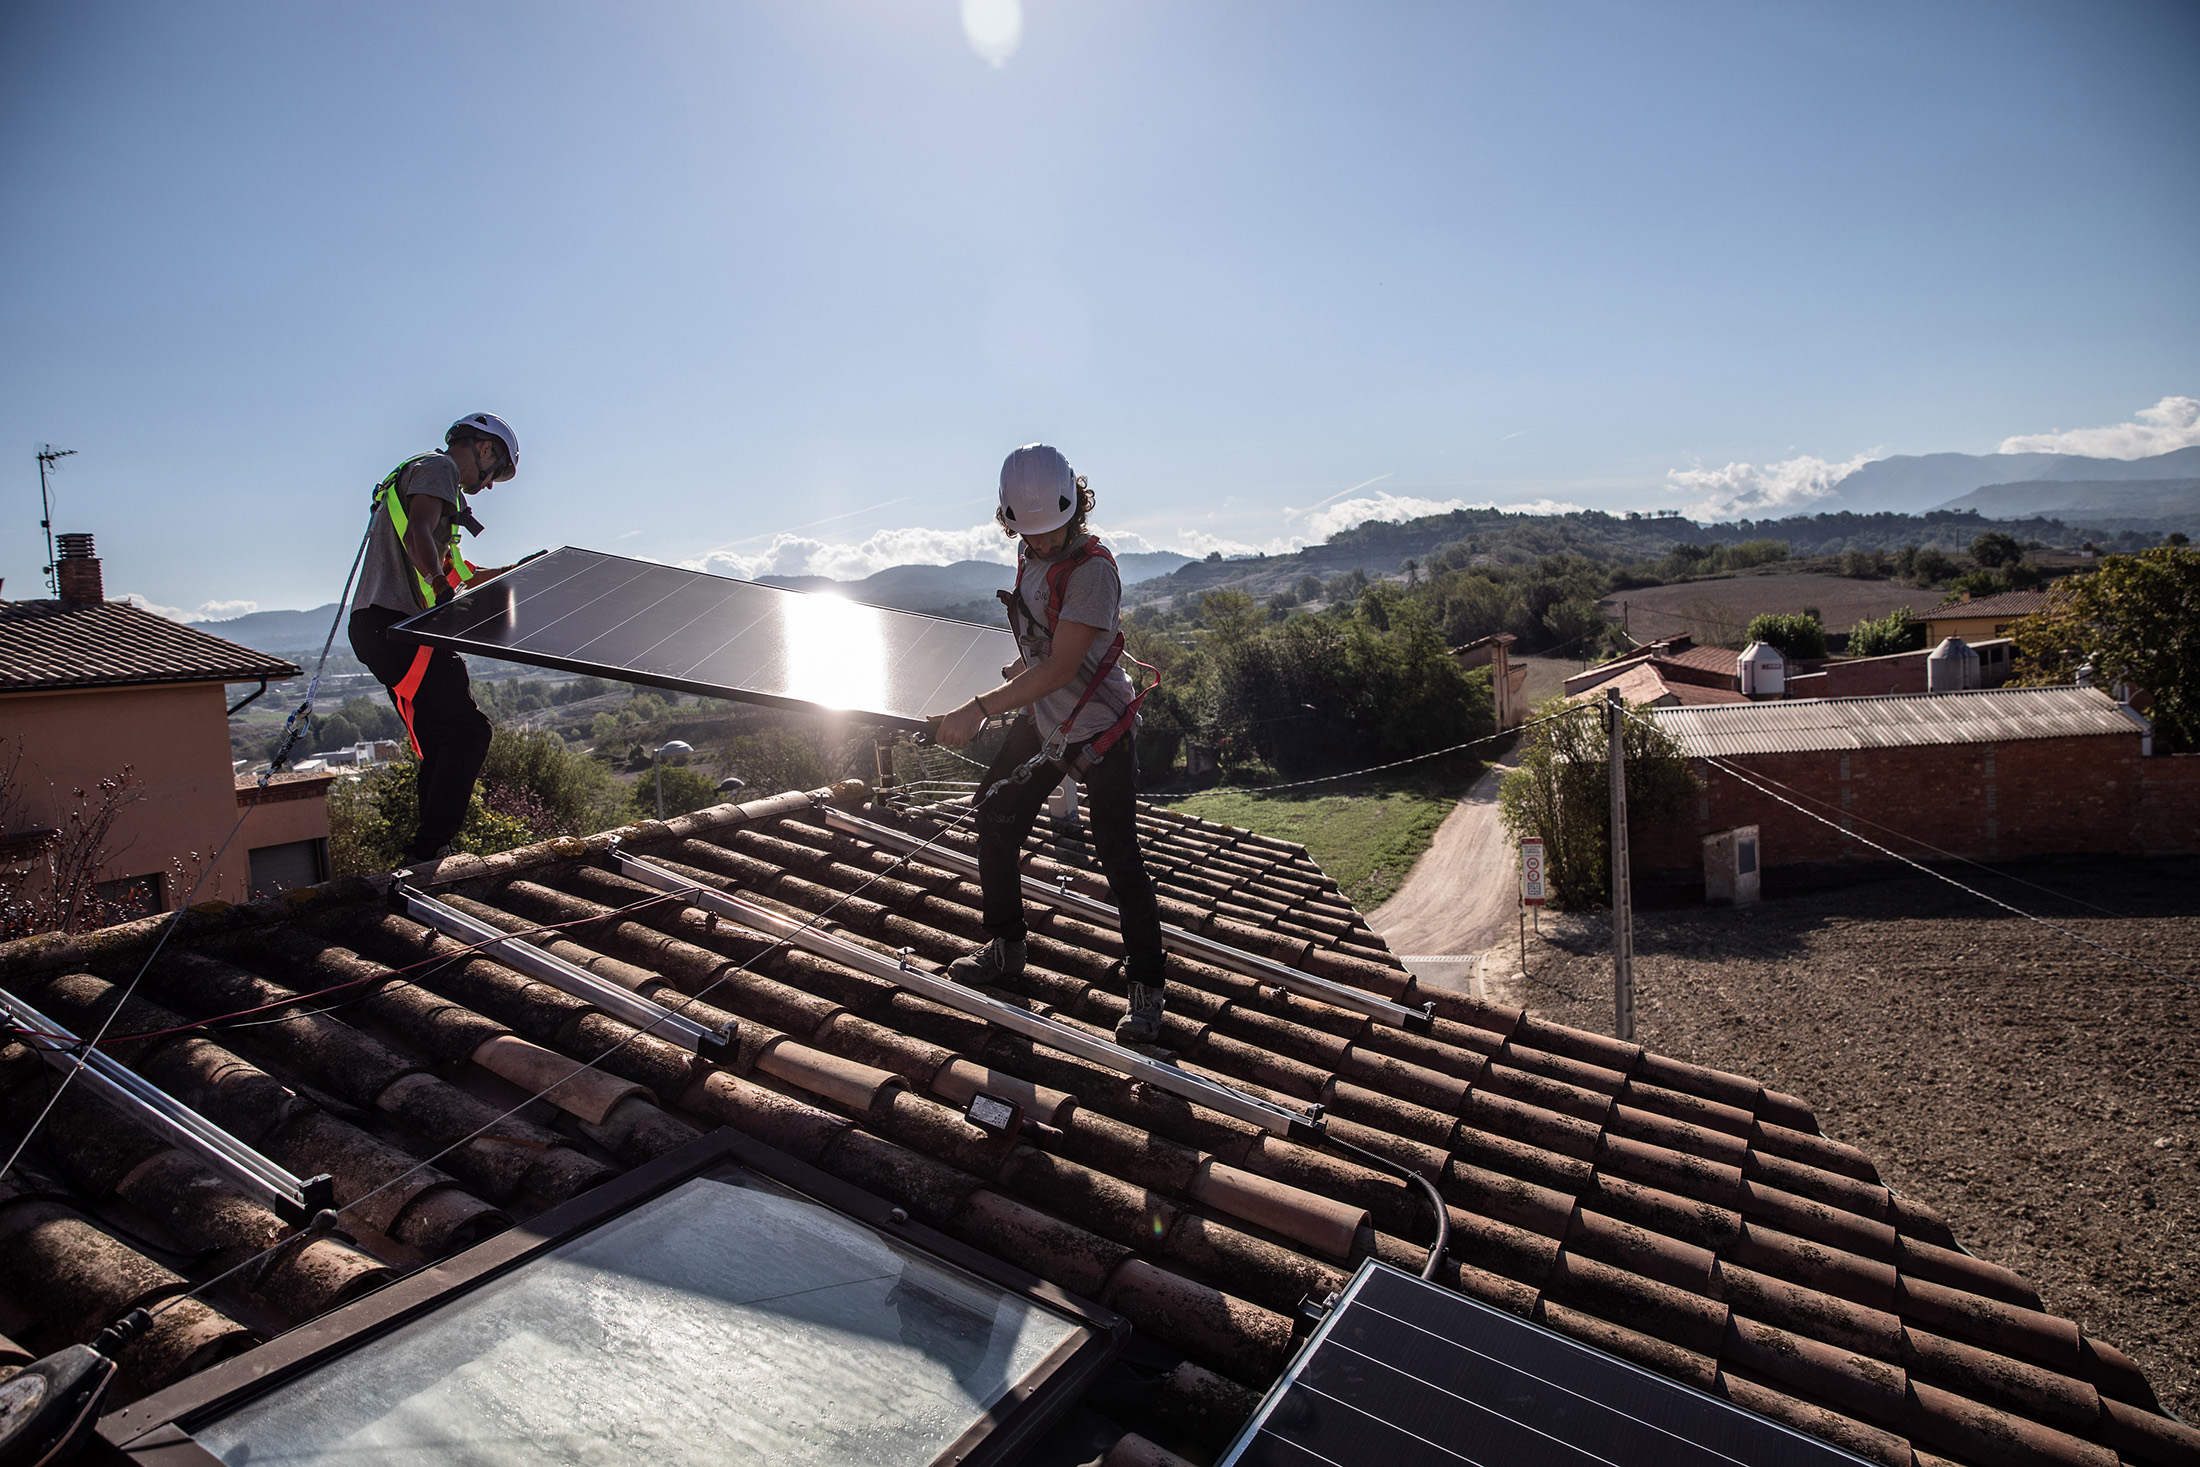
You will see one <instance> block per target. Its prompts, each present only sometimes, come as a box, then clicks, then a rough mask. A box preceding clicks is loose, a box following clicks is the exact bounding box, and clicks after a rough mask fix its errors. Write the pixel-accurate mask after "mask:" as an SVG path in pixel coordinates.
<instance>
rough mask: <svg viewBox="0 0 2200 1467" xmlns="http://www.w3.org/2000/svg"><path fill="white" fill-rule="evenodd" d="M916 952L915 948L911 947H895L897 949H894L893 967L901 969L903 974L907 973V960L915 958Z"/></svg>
mask: <svg viewBox="0 0 2200 1467" xmlns="http://www.w3.org/2000/svg"><path fill="white" fill-rule="evenodd" d="M916 951H917V950H916V949H915V948H913V947H897V948H895V949H894V960H895V966H896V967H898V968H900V969H901V970H902V971H903V972H904V973H906V972H908V971H909V960H910V959H911V958H912V957H914V956H916Z"/></svg>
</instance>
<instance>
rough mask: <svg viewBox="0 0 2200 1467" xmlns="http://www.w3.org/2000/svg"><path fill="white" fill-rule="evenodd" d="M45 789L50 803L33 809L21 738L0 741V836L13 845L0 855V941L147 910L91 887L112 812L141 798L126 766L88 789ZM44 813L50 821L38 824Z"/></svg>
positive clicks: (102, 860) (103, 857)
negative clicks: (8, 853) (9, 742)
mask: <svg viewBox="0 0 2200 1467" xmlns="http://www.w3.org/2000/svg"><path fill="white" fill-rule="evenodd" d="M48 795H49V801H50V803H48V804H47V805H46V806H45V808H44V809H41V810H34V809H33V804H32V800H31V789H30V786H29V783H28V781H27V780H26V779H25V778H24V776H23V741H22V740H21V739H17V740H16V741H15V742H14V743H13V744H12V745H0V837H6V838H8V842H9V844H10V845H12V846H14V847H16V850H17V854H15V855H14V856H12V857H10V858H9V859H8V860H6V861H4V862H0V941H12V940H14V939H15V938H18V937H29V936H32V935H34V934H36V933H41V932H88V931H90V930H91V929H93V928H95V927H106V926H110V925H112V924H114V923H116V922H127V921H129V920H130V919H131V918H133V917H142V916H145V915H147V914H146V912H145V911H144V909H143V907H142V906H140V905H138V904H135V903H133V902H132V901H131V900H130V899H128V898H123V899H119V900H117V899H111V898H109V897H105V896H102V895H101V894H100V891H99V872H100V869H101V868H102V867H103V866H105V865H106V864H107V860H108V858H109V857H110V856H112V855H114V854H115V853H114V852H113V851H110V850H109V849H108V848H107V837H108V835H109V834H110V833H111V832H112V830H113V828H114V823H115V818H116V817H117V816H118V815H120V814H121V813H122V808H123V806H125V805H131V804H135V803H136V802H137V801H139V800H142V799H144V798H145V791H144V789H143V787H142V784H141V782H140V781H139V780H137V779H136V778H135V777H133V776H132V774H131V772H130V766H129V765H127V764H125V765H123V766H122V772H121V773H119V774H115V775H111V776H109V777H108V778H106V779H102V780H100V781H98V782H97V783H96V784H94V785H93V786H92V787H91V788H89V789H72V790H70V791H68V793H67V794H66V795H65V796H64V795H63V794H62V793H61V792H60V791H58V790H54V789H51V787H49V790H48ZM49 819H50V820H53V821H54V822H55V823H54V824H52V825H47V824H45V821H46V820H49ZM180 872H181V867H180V864H179V867H178V873H179V874H180Z"/></svg>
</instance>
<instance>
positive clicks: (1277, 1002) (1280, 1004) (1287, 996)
mask: <svg viewBox="0 0 2200 1467" xmlns="http://www.w3.org/2000/svg"><path fill="white" fill-rule="evenodd" d="M1260 1001H1261V1002H1262V1003H1265V1004H1273V1005H1274V1006H1275V1007H1277V1008H1279V1009H1281V1008H1288V1007H1290V1005H1291V990H1290V989H1288V988H1285V987H1284V986H1283V985H1282V984H1280V983H1273V984H1267V985H1264V986H1263V987H1262V988H1261V990H1260Z"/></svg>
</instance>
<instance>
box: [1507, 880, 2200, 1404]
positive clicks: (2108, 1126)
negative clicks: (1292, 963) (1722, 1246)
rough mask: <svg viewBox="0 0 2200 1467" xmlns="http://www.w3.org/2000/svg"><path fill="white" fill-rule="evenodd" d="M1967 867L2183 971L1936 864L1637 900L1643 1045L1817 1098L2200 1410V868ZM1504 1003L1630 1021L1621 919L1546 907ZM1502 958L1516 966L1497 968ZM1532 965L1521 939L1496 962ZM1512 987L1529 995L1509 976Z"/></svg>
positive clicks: (1877, 1157) (1837, 1120)
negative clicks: (1686, 900)
mask: <svg viewBox="0 0 2200 1467" xmlns="http://www.w3.org/2000/svg"><path fill="white" fill-rule="evenodd" d="M2022 875H2023V876H2025V877H2026V878H2027V879H2029V880H2032V881H2035V882H2037V883H2039V884H2040V885H2043V886H2047V887H2052V888H2054V889H2055V890H2056V891H2058V892H2063V893H2067V894H2069V895H2071V896H2074V897H2080V898H2084V899H2086V900H2088V901H2091V902H2097V903H2100V904H2101V905H2103V906H2106V907H2109V908H2112V909H2114V910H2115V911H2118V912H2121V913H2124V914H2126V915H2124V916H2122V917H2120V918H2107V917H2103V916H2102V915H2101V914H2100V913H2099V912H2097V911H2093V910H2091V909H2088V908H2086V907H2083V906H2079V905H2077V904H2074V903H2073V902H2070V901H2058V900H2056V899H2054V898H2052V897H2049V896H2047V895H2045V894H2043V893H2041V892H2038V891H2034V890H2030V889H2027V888H2025V887H2022V886H2019V885H2016V884H2014V883H2013V882H2011V881H2009V880H2006V879H2002V878H1998V877H1993V876H1982V875H1980V874H1978V873H1975V872H1973V873H1969V874H1968V875H1966V876H1965V877H1964V879H1965V880H1967V881H1970V882H1972V883H1973V884H1976V885H1979V886H1981V887H1982V888H1984V889H1986V890H1989V891H1991V892H1992V893H1993V894H1994V895H1996V896H1999V897H2002V898H2003V899H2004V900H2008V901H2011V902H2013V903H2015V904H2017V905H2019V906H2022V907H2024V908H2026V909H2027V910H2030V911H2034V912H2037V913H2039V914H2040V915H2042V916H2046V917H2049V918H2051V919H2053V920H2054V921H2056V922H2057V923H2058V924H2060V925H2062V926H2065V927H2068V928H2070V929H2071V930H2072V931H2075V932H2077V933H2080V934H2082V935H2083V936H2085V937H2088V938H2091V939H2092V940H2093V941H2095V942H2098V943H2101V944H2104V945H2106V946H2108V947H2112V948H2115V949H2117V950H2119V951H2121V952H2125V953H2129V954H2132V955H2133V956H2136V957H2139V958H2142V959H2144V960H2145V961H2147V962H2149V963H2151V964H2153V965H2154V966H2156V967H2158V968H2162V969H2166V970H2167V971H2169V972H2171V973H2174V974H2177V975H2180V976H2181V977H2182V978H2184V979H2185V980H2186V982H2183V983H2180V982H2177V981H2173V980H2172V979H2169V978H2163V977H2158V976H2156V975H2154V974H2152V973H2148V972H2146V971H2144V970H2142V969H2140V968H2136V967H2133V966H2131V965H2130V964H2127V963H2124V962H2120V961H2118V960H2117V959H2115V958H2112V957H2109V956H2107V955H2106V954H2103V953H2100V952H2098V951H2096V950H2094V949H2092V948H2088V947H2085V946H2083V945H2082V944H2080V943H2077V942H2074V941H2072V940H2071V939H2069V938H2067V937H2063V936H2059V935H2058V934H2056V933H2054V932H2051V931H2049V930H2047V929H2046V928H2043V927H2040V926H2038V925H2036V924H2034V923H2031V922H2028V921H2025V920H2023V919H2022V918H2019V917H2014V916H2011V915H2009V914H2008V913H2006V912H2002V911H2000V910H1998V909H1996V908H1993V907H1990V906H1988V905H1987V904H1985V903H1983V902H1980V901H1979V900H1977V899H1976V898H1973V897H1969V896H1966V895H1964V894H1963V893H1961V892H1958V891H1956V890H1955V889H1953V888H1952V887H1949V886H1947V885H1945V884H1943V883H1941V882H1938V881H1935V880H1934V879H1932V878H1930V877H1925V876H1915V877H1909V878H1904V879H1898V880H1885V881H1880V882H1876V883H1872V884H1869V885H1861V886H1852V887H1848V888H1845V889H1841V890H1837V891H1821V892H1818V893H1815V894H1809V895H1799V896H1792V897H1788V898H1785V899H1781V900H1774V901H1767V902H1764V903H1762V904H1759V905H1757V906H1753V907H1748V908H1740V909H1724V910H1714V909H1706V908H1691V909H1685V910H1670V911H1654V912H1638V913H1637V916H1636V960H1635V975H1636V990H1637V1000H1636V1002H1637V1009H1636V1022H1637V1034H1636V1037H1637V1038H1638V1039H1640V1040H1641V1041H1642V1042H1643V1043H1645V1044H1647V1045H1648V1046H1650V1047H1651V1048H1653V1049H1656V1050H1660V1051H1663V1052H1665V1053H1668V1054H1672V1055H1676V1056H1678V1057H1680V1058H1683V1059H1688V1060H1693V1061H1696V1062H1697V1063H1700V1064H1707V1065H1716V1066H1718V1067H1720V1068H1722V1069H1728V1070H1734V1071H1738V1072H1740V1073H1742V1074H1745V1075H1750V1076H1753V1077H1755V1078H1757V1079H1760V1080H1762V1081H1763V1082H1764V1083H1765V1084H1767V1085H1769V1086H1771V1087H1772V1088H1774V1089H1776V1090H1784V1091H1787V1092H1788V1093H1790V1094H1793V1095H1796V1096H1798V1097H1800V1098H1801V1099H1802V1100H1803V1101H1805V1102H1806V1103H1807V1104H1809V1105H1811V1106H1812V1107H1814V1108H1815V1109H1816V1111H1817V1113H1818V1118H1819V1123H1820V1124H1821V1125H1822V1126H1823V1127H1824V1128H1825V1130H1826V1133H1827V1134H1828V1135H1831V1136H1836V1137H1838V1138H1840V1139H1842V1140H1844V1141H1848V1142H1851V1143H1853V1144H1855V1145H1857V1146H1859V1147H1861V1148H1863V1150H1864V1152H1865V1153H1866V1154H1867V1155H1869V1156H1870V1157H1871V1158H1872V1159H1873V1161H1875V1162H1876V1163H1877V1164H1878V1166H1879V1168H1880V1172H1881V1175H1882V1176H1883V1177H1884V1178H1885V1180H1886V1182H1887V1183H1888V1185H1889V1186H1891V1187H1893V1188H1894V1189H1895V1190H1896V1191H1898V1192H1902V1193H1904V1194H1906V1195H1909V1196H1914V1197H1916V1198H1918V1199H1920V1200H1921V1201H1924V1202H1926V1203H1928V1204H1930V1205H1931V1206H1933V1207H1935V1208H1938V1209H1939V1210H1940V1211H1941V1212H1942V1213H1943V1214H1944V1215H1946V1217H1947V1218H1948V1221H1949V1223H1950V1224H1951V1225H1952V1226H1953V1227H1954V1228H1955V1231H1956V1236H1957V1237H1958V1238H1960V1239H1961V1240H1962V1242H1963V1244H1964V1246H1966V1247H1968V1248H1969V1249H1971V1250H1972V1251H1973V1252H1975V1253H1978V1254H1980V1255H1982V1256H1984V1257H1987V1258H1991V1259H1994V1260H1996V1261H1997V1262H2000V1263H2003V1264H2006V1265H2008V1266H2009V1267H2011V1268H2014V1269H2016V1270H2017V1271H2018V1272H2019V1273H2022V1274H2023V1275H2025V1276H2026V1277H2027V1278H2029V1279H2031V1280H2032V1282H2033V1283H2034V1284H2035V1285H2037V1286H2038V1288H2039V1290H2040V1293H2041V1295H2042V1296H2043V1298H2044V1299H2045V1301H2046V1304H2047V1307H2048V1308H2049V1309H2050V1310H2052V1311H2053V1312H2055V1313H2057V1314H2061V1315H2064V1316H2066V1317H2068V1318H2071V1319H2074V1320H2076V1321H2078V1323H2079V1324H2080V1325H2082V1326H2083V1327H2084V1328H2085V1330H2086V1331H2087V1332H2088V1333H2090V1334H2096V1335H2098V1336H2099V1337H2100V1338H2102V1339H2104V1340H2107V1341H2108V1342H2109V1343H2111V1344H2114V1345H2116V1346H2118V1347H2119V1348H2121V1349H2123V1350H2124V1351H2126V1352H2127V1353H2128V1354H2130V1355H2131V1356H2132V1357H2133V1358H2135V1359H2136V1360H2137V1361H2138V1362H2139V1365H2140V1367H2141V1368H2142V1369H2144V1370H2145V1371H2146V1373H2147V1376H2148V1378H2149V1379H2150V1380H2151V1381H2153V1383H2154V1387H2155V1390H2156V1391H2157V1392H2159V1393H2160V1395H2161V1398H2162V1402H2163V1404H2164V1405H2166V1406H2168V1407H2169V1408H2170V1409H2171V1410H2172V1411H2175V1412H2177V1413H2178V1414H2179V1415H2181V1416H2183V1417H2185V1419H2187V1420H2193V1419H2195V1418H2196V1417H2200V1165H2196V1157H2200V986H2193V985H2194V983H2195V982H2196V981H2200V861H2176V862H2169V861H2164V862H2152V863H2145V864H2143V865H2140V864H2133V863H2109V862H2101V863H2097V864H2096V866H2095V868H2094V869H2093V870H2086V869H2084V868H2082V867H2064V868H2062V869H2056V870H2051V871H2042V870H2038V869H2027V870H2025V871H2023V872H2022ZM1544 934H1545V940H1544V941H1541V942H1536V941H1533V940H1531V943H1530V946H1529V949H1528V958H1529V970H1530V971H1529V974H1528V975H1527V976H1526V978H1525V980H1524V981H1522V980H1518V979H1516V980H1513V981H1512V982H1510V983H1507V984H1502V985H1493V991H1492V995H1491V996H1492V997H1503V998H1505V999H1507V1000H1508V1001H1510V1002H1518V1003H1525V1004H1527V1005H1528V1006H1529V1007H1531V1008H1533V1009H1535V1010H1537V1011H1538V1012H1541V1013H1543V1014H1546V1015H1548V1016H1549V1017H1551V1018H1553V1019H1557V1020H1560V1021H1562V1022H1565V1023H1569V1024H1578V1025H1580V1026H1582V1027H1584V1028H1589V1029H1595V1030H1597V1031H1599V1032H1601V1033H1610V1032H1611V1028H1612V988H1611V960H1610V957H1609V947H1608V944H1609V925H1608V922H1607V920H1606V919H1605V918H1604V917H1603V916H1601V915H1596V916H1580V917H1570V918H1569V917H1560V918H1556V919H1553V918H1550V917H1546V918H1545V919H1544ZM1500 961H1502V963H1503V968H1502V969H1501V968H1500V967H1499V963H1500ZM1516 961H1517V957H1516V949H1514V948H1513V946H1512V945H1511V944H1509V943H1508V944H1506V945H1505V946H1503V947H1501V948H1499V949H1497V950H1496V952H1495V953H1493V954H1492V961H1491V964H1490V971H1491V972H1493V973H1495V972H1499V971H1504V970H1509V969H1510V968H1512V967H1513V966H1514V964H1515V962H1516ZM1507 990H1510V991H1507Z"/></svg>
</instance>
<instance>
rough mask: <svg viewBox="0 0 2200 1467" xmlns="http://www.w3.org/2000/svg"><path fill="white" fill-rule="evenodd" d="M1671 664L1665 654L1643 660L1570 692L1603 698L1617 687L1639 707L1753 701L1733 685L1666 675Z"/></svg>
mask: <svg viewBox="0 0 2200 1467" xmlns="http://www.w3.org/2000/svg"><path fill="white" fill-rule="evenodd" d="M1668 665H1669V664H1667V663H1666V662H1665V661H1664V659H1662V658H1653V659H1651V660H1649V661H1646V662H1639V663H1637V664H1635V665H1634V666H1633V667H1630V668H1628V669H1627V670H1626V671H1624V672H1622V673H1620V674H1619V675H1618V676H1617V677H1610V678H1606V679H1604V680H1603V681H1601V682H1599V683H1597V684H1595V685H1594V686H1592V687H1588V688H1584V689H1582V690H1581V691H1580V692H1578V693H1573V694H1569V695H1568V696H1569V698H1570V699H1571V701H1573V702H1576V703H1578V702H1581V701H1582V700H1584V699H1587V698H1601V697H1603V696H1604V694H1605V693H1606V692H1608V691H1611V690H1613V689H1617V690H1618V692H1619V695H1620V696H1621V697H1622V698H1625V699H1626V700H1627V701H1628V702H1630V703H1633V704H1635V705H1637V706H1638V707H1640V706H1647V705H1655V704H1661V703H1676V704H1686V705H1690V706H1698V705H1706V704H1712V703H1747V702H1748V701H1749V699H1748V698H1746V697H1744V696H1743V695H1742V694H1741V693H1740V692H1739V691H1737V690H1735V689H1733V688H1714V687H1706V686H1704V685H1703V684H1701V683H1692V682H1684V681H1681V680H1680V679H1677V678H1669V677H1667V676H1666V671H1667V668H1668Z"/></svg>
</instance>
